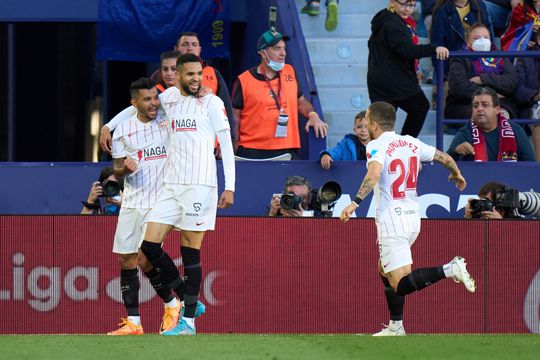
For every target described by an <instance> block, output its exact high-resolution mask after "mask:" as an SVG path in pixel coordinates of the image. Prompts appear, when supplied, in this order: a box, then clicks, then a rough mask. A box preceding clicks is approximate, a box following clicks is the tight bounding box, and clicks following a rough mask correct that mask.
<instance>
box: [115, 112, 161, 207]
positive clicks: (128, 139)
mask: <svg viewBox="0 0 540 360" xmlns="http://www.w3.org/2000/svg"><path fill="white" fill-rule="evenodd" d="M168 139H169V134H168V132H167V124H166V122H165V121H164V119H163V118H162V117H159V116H158V118H157V119H154V120H152V121H150V122H148V123H143V122H142V121H140V120H139V119H137V116H136V115H135V116H132V117H131V118H130V119H128V120H126V121H124V122H122V123H120V124H119V125H118V127H117V128H116V130H115V132H114V135H113V140H112V141H113V145H112V157H113V158H115V159H117V158H123V157H126V158H131V159H134V160H135V161H137V170H136V171H135V172H134V173H132V174H129V175H127V176H126V177H125V178H124V192H123V194H122V207H123V208H135V209H150V208H151V207H152V206H153V205H154V202H155V201H156V199H157V195H158V192H159V191H160V190H161V188H162V186H163V178H164V171H165V164H166V161H167V146H168Z"/></svg>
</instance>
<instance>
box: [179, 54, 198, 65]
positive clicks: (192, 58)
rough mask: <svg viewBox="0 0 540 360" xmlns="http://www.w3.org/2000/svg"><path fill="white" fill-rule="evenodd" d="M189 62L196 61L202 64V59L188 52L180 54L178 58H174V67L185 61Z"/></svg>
mask: <svg viewBox="0 0 540 360" xmlns="http://www.w3.org/2000/svg"><path fill="white" fill-rule="evenodd" d="M191 62H198V63H201V65H202V61H201V58H200V57H198V56H197V55H195V54H189V53H188V54H183V55H180V56H179V57H178V59H176V67H180V66H182V65H184V64H185V63H191Z"/></svg>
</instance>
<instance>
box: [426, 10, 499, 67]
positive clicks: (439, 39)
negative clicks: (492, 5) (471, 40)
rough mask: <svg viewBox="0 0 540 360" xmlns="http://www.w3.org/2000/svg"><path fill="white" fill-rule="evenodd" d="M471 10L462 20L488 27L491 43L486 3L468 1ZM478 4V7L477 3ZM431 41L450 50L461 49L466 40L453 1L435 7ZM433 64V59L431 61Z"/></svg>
mask: <svg viewBox="0 0 540 360" xmlns="http://www.w3.org/2000/svg"><path fill="white" fill-rule="evenodd" d="M469 4H470V9H471V11H470V12H469V14H467V16H465V19H464V21H465V22H466V23H467V24H469V25H473V24H475V23H477V22H480V23H482V24H484V25H486V27H487V28H488V29H489V33H490V34H491V42H492V43H493V39H494V35H493V34H494V32H493V25H492V23H491V17H490V16H489V13H488V11H487V8H486V5H485V4H484V3H483V2H482V1H478V2H477V3H475V2H470V3H469ZM476 4H478V7H477V5H476ZM430 35H431V43H432V44H433V45H435V46H444V47H446V48H448V50H450V51H459V50H462V49H463V48H464V47H465V46H466V44H467V41H465V29H464V28H463V24H462V23H461V19H460V17H459V14H458V12H457V10H456V6H455V5H454V2H453V1H448V2H447V3H445V4H444V5H443V6H441V7H440V8H435V9H434V13H433V18H432V21H431V31H430ZM445 63H446V67H445V68H446V70H445V74H447V73H448V61H446V62H445ZM433 64H435V61H434V62H433Z"/></svg>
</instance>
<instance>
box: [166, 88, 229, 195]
mask: <svg viewBox="0 0 540 360" xmlns="http://www.w3.org/2000/svg"><path fill="white" fill-rule="evenodd" d="M160 100H161V106H162V108H163V110H164V112H165V114H166V117H167V123H168V125H167V129H168V131H169V137H170V146H169V160H168V162H167V171H166V175H165V182H166V183H169V184H184V185H189V184H198V185H207V186H212V187H217V185H218V184H217V167H216V159H215V156H214V145H215V141H216V134H217V132H219V131H221V130H226V129H227V130H229V129H230V127H229V121H228V119H227V112H226V111H225V106H224V105H223V101H221V99H220V98H218V97H217V96H215V95H213V94H208V95H206V96H203V97H200V98H197V97H194V96H183V95H182V94H181V93H180V91H179V90H178V89H177V88H176V87H171V88H168V89H167V90H166V91H165V92H163V93H162V94H160Z"/></svg>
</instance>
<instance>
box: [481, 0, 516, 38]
mask: <svg viewBox="0 0 540 360" xmlns="http://www.w3.org/2000/svg"><path fill="white" fill-rule="evenodd" d="M519 2H520V0H484V4H485V5H486V8H487V10H488V13H489V17H490V18H491V23H492V24H493V30H494V31H495V32H494V35H497V34H501V33H502V32H504V31H505V30H506V27H507V26H508V18H509V17H510V13H511V12H512V9H513V8H514V7H515V6H516V5H517V4H519Z"/></svg>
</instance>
